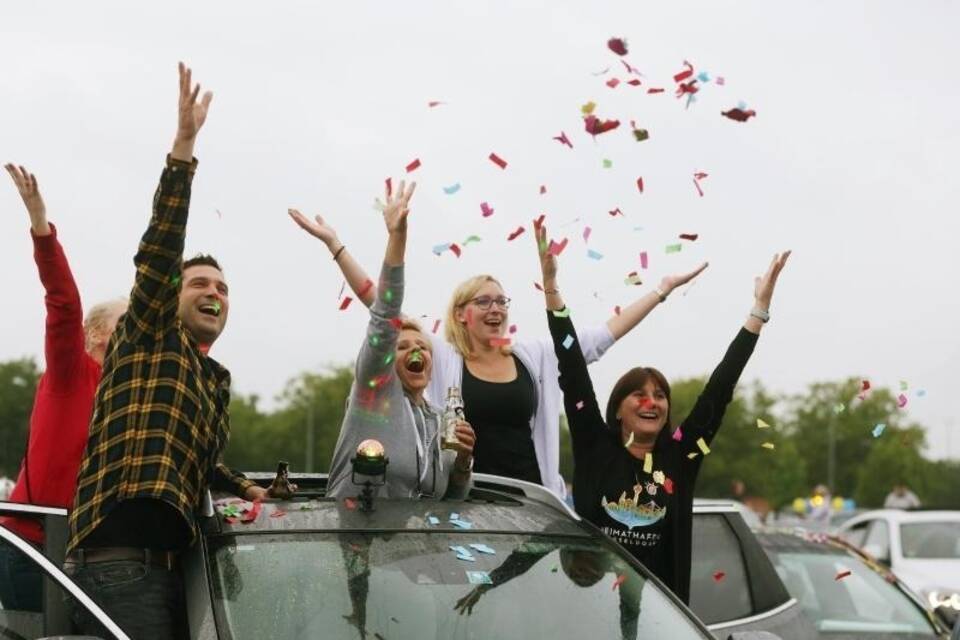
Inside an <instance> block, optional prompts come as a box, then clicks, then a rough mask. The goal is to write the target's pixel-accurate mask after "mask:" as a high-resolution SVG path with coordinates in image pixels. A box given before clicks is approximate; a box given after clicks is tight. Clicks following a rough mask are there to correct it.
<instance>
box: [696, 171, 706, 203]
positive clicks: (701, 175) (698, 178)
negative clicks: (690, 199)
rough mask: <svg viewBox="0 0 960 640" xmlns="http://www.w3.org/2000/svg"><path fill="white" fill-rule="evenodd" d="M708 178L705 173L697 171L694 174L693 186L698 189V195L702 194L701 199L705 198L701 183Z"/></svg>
mask: <svg viewBox="0 0 960 640" xmlns="http://www.w3.org/2000/svg"><path fill="white" fill-rule="evenodd" d="M706 177H707V174H706V173H704V172H703V171H697V172H696V173H694V174H693V186H695V187H696V188H697V193H699V194H700V197H701V198H702V197H703V189H702V188H701V187H700V181H701V180H703V179H704V178H706Z"/></svg>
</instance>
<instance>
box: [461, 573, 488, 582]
mask: <svg viewBox="0 0 960 640" xmlns="http://www.w3.org/2000/svg"><path fill="white" fill-rule="evenodd" d="M465 573H466V574H467V582H469V583H470V584H493V579H492V578H491V577H490V574H489V573H487V572H486V571H467V572H465Z"/></svg>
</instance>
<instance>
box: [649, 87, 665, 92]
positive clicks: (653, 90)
mask: <svg viewBox="0 0 960 640" xmlns="http://www.w3.org/2000/svg"><path fill="white" fill-rule="evenodd" d="M664 91H665V89H660V88H657V89H653V88H651V89H647V93H663V92H664Z"/></svg>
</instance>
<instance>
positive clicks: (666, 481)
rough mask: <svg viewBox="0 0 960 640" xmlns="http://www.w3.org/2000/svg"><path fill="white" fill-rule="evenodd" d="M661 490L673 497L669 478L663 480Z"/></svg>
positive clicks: (671, 483) (671, 482) (671, 481)
mask: <svg viewBox="0 0 960 640" xmlns="http://www.w3.org/2000/svg"><path fill="white" fill-rule="evenodd" d="M663 489H664V491H666V492H667V493H669V494H670V495H673V480H671V479H670V478H664V479H663Z"/></svg>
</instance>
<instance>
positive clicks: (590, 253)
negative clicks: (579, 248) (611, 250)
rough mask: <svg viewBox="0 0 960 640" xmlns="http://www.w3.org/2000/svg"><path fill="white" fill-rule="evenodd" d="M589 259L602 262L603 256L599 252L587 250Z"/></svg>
mask: <svg viewBox="0 0 960 640" xmlns="http://www.w3.org/2000/svg"><path fill="white" fill-rule="evenodd" d="M587 257H588V258H592V259H593V260H602V259H603V254H602V253H600V252H599V251H594V250H593V249H587Z"/></svg>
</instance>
